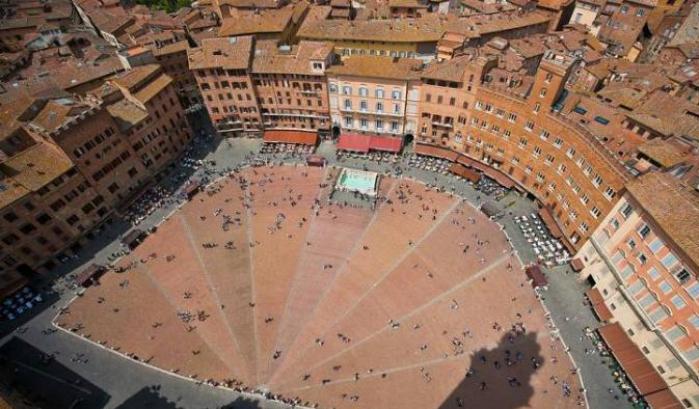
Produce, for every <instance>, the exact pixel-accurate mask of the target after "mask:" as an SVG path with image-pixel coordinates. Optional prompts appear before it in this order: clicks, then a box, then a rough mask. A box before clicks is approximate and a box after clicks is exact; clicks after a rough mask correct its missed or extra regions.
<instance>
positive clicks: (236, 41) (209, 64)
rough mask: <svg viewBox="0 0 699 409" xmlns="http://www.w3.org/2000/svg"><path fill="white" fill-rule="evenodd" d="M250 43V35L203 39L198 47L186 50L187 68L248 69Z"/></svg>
mask: <svg viewBox="0 0 699 409" xmlns="http://www.w3.org/2000/svg"><path fill="white" fill-rule="evenodd" d="M252 45H253V41H252V37H251V36H244V37H235V38H206V39H203V40H202V41H201V46H200V47H197V48H191V49H189V50H188V51H187V55H188V58H189V68H190V69H192V70H196V69H205V68H222V69H230V70H235V69H238V70H244V69H248V68H249V67H250V56H251V54H252Z"/></svg>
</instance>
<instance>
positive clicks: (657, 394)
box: [598, 322, 684, 409]
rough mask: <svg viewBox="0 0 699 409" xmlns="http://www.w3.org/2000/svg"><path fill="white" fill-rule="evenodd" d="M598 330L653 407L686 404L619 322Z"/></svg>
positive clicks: (673, 407)
mask: <svg viewBox="0 0 699 409" xmlns="http://www.w3.org/2000/svg"><path fill="white" fill-rule="evenodd" d="M598 331H599V334H600V336H601V337H602V339H604V342H605V343H606V344H607V346H608V347H609V349H610V350H611V351H612V354H614V357H615V358H616V359H617V361H619V364H620V365H621V367H622V368H624V371H625V372H626V375H628V377H629V379H631V382H632V383H633V384H634V385H635V386H636V390H638V392H639V393H640V394H641V395H642V396H643V398H644V399H645V400H646V402H648V404H649V405H650V406H651V407H652V408H653V409H679V408H682V407H684V406H682V404H681V403H680V402H679V400H678V399H677V398H676V397H675V396H674V395H673V394H672V392H670V389H669V388H668V386H667V384H666V383H665V381H663V378H661V377H660V375H659V374H658V373H657V372H656V371H655V368H653V365H652V364H651V363H650V362H649V361H648V360H647V359H646V357H645V356H644V355H643V352H641V350H640V349H639V348H638V347H637V346H636V344H634V343H633V341H632V340H631V338H629V336H628V335H626V331H624V329H623V328H622V327H621V325H619V323H618V322H615V323H613V324H607V325H605V326H603V327H601V328H599V329H598Z"/></svg>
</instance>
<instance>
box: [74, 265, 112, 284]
mask: <svg viewBox="0 0 699 409" xmlns="http://www.w3.org/2000/svg"><path fill="white" fill-rule="evenodd" d="M104 271H105V268H104V267H103V266H100V265H99V264H90V266H88V267H87V268H85V269H84V270H83V271H81V272H80V273H79V274H78V275H77V277H75V281H76V283H77V284H78V285H82V286H85V284H89V281H90V280H92V279H93V278H98V277H99V275H101V274H102V273H103V272H104Z"/></svg>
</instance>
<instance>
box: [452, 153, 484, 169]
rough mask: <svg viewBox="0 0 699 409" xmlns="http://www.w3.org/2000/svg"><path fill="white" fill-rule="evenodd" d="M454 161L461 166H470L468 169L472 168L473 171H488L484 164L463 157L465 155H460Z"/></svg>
mask: <svg viewBox="0 0 699 409" xmlns="http://www.w3.org/2000/svg"><path fill="white" fill-rule="evenodd" d="M456 161H457V162H459V163H460V164H462V165H466V166H470V167H472V168H474V169H478V170H480V171H481V172H485V171H486V170H487V169H488V166H486V165H484V164H482V163H480V162H478V161H477V160H475V159H471V158H469V157H468V156H465V155H460V156H459V157H458V158H457V160H456Z"/></svg>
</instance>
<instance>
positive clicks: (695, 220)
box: [626, 172, 699, 265]
mask: <svg viewBox="0 0 699 409" xmlns="http://www.w3.org/2000/svg"><path fill="white" fill-rule="evenodd" d="M626 189H627V191H628V192H629V194H631V196H633V198H634V199H636V201H638V202H639V203H640V205H641V206H642V207H643V209H644V210H645V211H646V212H647V213H648V214H649V215H650V216H651V217H652V218H653V219H654V220H655V222H656V223H657V224H658V225H659V226H660V228H661V229H662V230H663V231H664V232H665V234H667V235H668V236H669V237H670V238H671V239H672V240H673V241H674V242H675V243H676V244H677V246H678V247H679V248H680V249H681V250H682V251H683V252H684V253H685V254H686V255H687V257H689V259H690V260H692V261H693V262H694V263H695V265H699V192H697V191H696V189H693V188H692V187H690V186H687V185H686V184H684V183H682V182H681V181H679V180H677V179H675V178H674V177H672V176H671V175H669V174H666V173H660V172H650V173H648V174H646V175H643V176H640V177H638V178H636V179H635V180H633V181H631V182H629V183H628V184H627V185H626Z"/></svg>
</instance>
